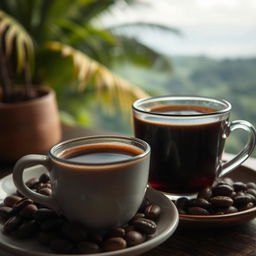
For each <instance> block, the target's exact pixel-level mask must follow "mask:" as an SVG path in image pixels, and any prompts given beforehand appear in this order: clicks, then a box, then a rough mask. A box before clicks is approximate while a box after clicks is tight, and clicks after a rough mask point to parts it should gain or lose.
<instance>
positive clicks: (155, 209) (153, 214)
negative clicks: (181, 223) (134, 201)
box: [144, 204, 161, 220]
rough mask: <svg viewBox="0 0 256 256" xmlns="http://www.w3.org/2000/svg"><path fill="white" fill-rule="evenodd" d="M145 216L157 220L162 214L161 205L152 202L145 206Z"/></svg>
mask: <svg viewBox="0 0 256 256" xmlns="http://www.w3.org/2000/svg"><path fill="white" fill-rule="evenodd" d="M144 213H145V217H146V218H148V219H151V220H157V219H158V218H159V217H160V215H161V208H160V206H159V205H156V204H151V205H148V206H147V207H146V208H145V211H144Z"/></svg>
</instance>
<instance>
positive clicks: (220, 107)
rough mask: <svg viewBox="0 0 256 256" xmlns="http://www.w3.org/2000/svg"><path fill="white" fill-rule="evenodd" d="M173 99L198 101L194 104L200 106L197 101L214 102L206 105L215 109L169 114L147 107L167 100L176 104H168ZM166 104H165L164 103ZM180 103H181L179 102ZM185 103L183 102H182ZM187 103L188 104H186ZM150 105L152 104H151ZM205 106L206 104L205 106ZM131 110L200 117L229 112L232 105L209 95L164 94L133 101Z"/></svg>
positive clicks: (156, 114)
mask: <svg viewBox="0 0 256 256" xmlns="http://www.w3.org/2000/svg"><path fill="white" fill-rule="evenodd" d="M175 101H180V102H187V103H189V102H190V104H191V103H192V102H194V103H196V102H197V103H198V104H196V105H195V104H194V105H195V106H202V105H200V104H199V103H200V102H201V103H202V102H205V103H206V102H208V103H209V102H210V103H211V104H214V106H215V108H214V107H213V106H212V107H210V106H208V107H209V108H212V109H216V111H214V112H205V113H198V114H197V113H195V114H194V113H193V114H182V115H181V114H171V113H159V112H154V111H151V110H150V109H149V108H148V109H147V107H149V106H147V105H149V104H152V103H153V104H154V103H161V102H162V103H164V102H169V104H168V105H174V106H175V105H178V104H170V103H174V102H175ZM165 105H167V104H165ZM179 105H181V103H180V104H179ZM184 105H185V104H184ZM186 105H189V104H186ZM151 107H152V105H151ZM206 107H207V106H206ZM132 108H133V110H135V111H138V112H141V113H144V114H147V115H154V116H162V117H167V116H168V117H173V118H180V117H181V116H182V117H187V118H200V117H206V116H208V117H209V116H216V115H223V114H226V113H229V112H230V110H231V108H232V106H231V104H230V103H229V102H228V101H226V100H224V99H216V98H211V97H204V96H195V95H165V96H153V97H148V98H143V99H139V100H137V101H135V102H134V103H133V105H132Z"/></svg>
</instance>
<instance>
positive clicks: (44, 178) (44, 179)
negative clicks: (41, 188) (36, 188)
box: [39, 173, 50, 183]
mask: <svg viewBox="0 0 256 256" xmlns="http://www.w3.org/2000/svg"><path fill="white" fill-rule="evenodd" d="M48 181H50V176H49V174H48V173H43V174H41V175H40V177H39V182H42V183H47V182H48Z"/></svg>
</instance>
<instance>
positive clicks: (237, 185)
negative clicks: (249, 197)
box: [233, 181, 246, 192]
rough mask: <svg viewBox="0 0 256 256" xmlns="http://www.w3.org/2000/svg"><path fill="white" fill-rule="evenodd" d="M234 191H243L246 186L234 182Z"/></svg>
mask: <svg viewBox="0 0 256 256" xmlns="http://www.w3.org/2000/svg"><path fill="white" fill-rule="evenodd" d="M233 187H234V190H235V191H236V192H237V191H244V190H245V189H246V184H245V183H243V182H240V181H237V182H234V184H233Z"/></svg>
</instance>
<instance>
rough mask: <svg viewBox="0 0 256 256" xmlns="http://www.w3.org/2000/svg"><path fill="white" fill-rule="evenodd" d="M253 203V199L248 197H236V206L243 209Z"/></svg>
mask: <svg viewBox="0 0 256 256" xmlns="http://www.w3.org/2000/svg"><path fill="white" fill-rule="evenodd" d="M250 202H251V197H250V196H248V195H241V196H236V197H234V205H236V206H238V207H242V206H245V205H247V204H248V203H250Z"/></svg>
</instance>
